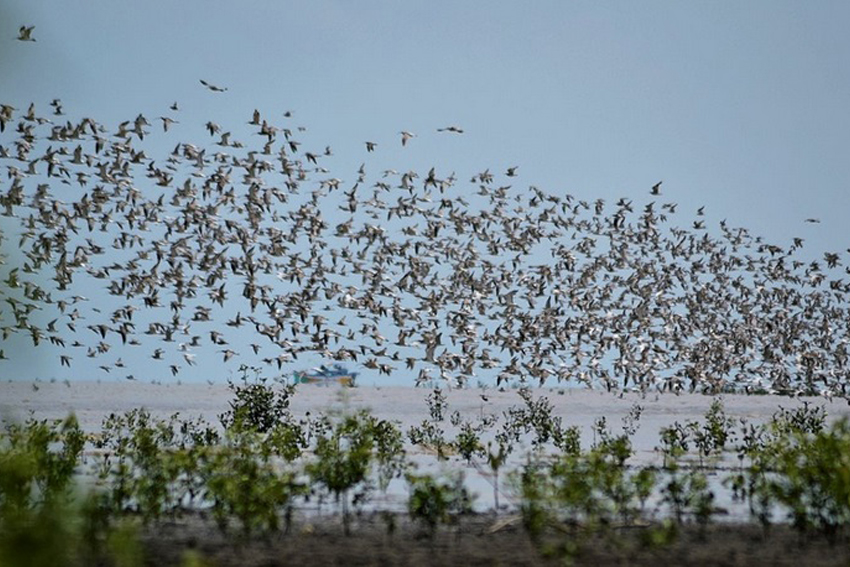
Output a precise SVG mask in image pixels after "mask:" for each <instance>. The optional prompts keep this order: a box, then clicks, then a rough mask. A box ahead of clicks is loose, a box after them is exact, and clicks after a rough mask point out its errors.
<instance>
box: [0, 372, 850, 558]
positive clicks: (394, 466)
mask: <svg viewBox="0 0 850 567" xmlns="http://www.w3.org/2000/svg"><path fill="white" fill-rule="evenodd" d="M230 388H231V391H232V395H233V396H232V399H231V401H230V403H229V409H228V410H227V411H225V412H224V413H223V414H222V415H220V416H219V423H218V424H211V423H208V422H205V421H203V420H199V419H183V418H181V417H180V416H179V415H178V414H175V415H173V416H171V417H170V418H169V419H158V418H155V417H153V416H152V415H151V414H150V413H149V412H148V411H146V410H144V409H135V410H132V411H130V412H127V413H124V414H113V415H110V416H109V417H108V418H107V419H105V420H104V422H103V424H102V427H101V430H100V432H98V433H97V434H88V433H85V432H84V431H82V429H81V428H80V426H79V424H78V422H77V420H76V418H75V417H74V416H73V415H70V416H68V417H67V418H66V419H64V420H58V421H47V420H41V421H39V420H36V419H34V418H30V419H29V420H27V421H26V422H23V423H6V424H5V426H4V428H3V430H2V433H0V566H5V565H65V564H67V565H85V564H91V563H92V562H93V561H95V560H97V561H103V560H104V558H107V559H106V561H107V563H109V562H110V561H111V562H113V563H115V564H119V563H122V560H121V559H120V558H121V557H123V556H133V554H134V553H137V547H138V545H137V540H136V535H135V534H136V533H137V530H138V529H139V528H140V527H144V526H148V527H150V526H159V525H164V524H165V523H167V522H173V521H176V520H181V519H183V518H187V517H189V516H190V515H192V517H201V518H203V519H204V520H205V521H210V522H214V524H215V525H216V526H217V527H218V529H219V530H220V531H221V532H222V533H223V534H224V535H225V536H226V537H230V538H233V539H234V540H236V541H245V540H247V539H251V538H256V537H269V536H270V535H272V534H275V533H282V534H287V533H288V532H289V530H290V527H291V525H292V521H293V513H294V511H295V510H296V509H298V508H304V507H306V506H308V505H309V506H311V507H312V506H315V507H316V509H317V510H318V511H319V513H321V511H322V509H323V507H324V506H325V505H326V504H330V505H331V506H333V507H334V508H335V509H336V510H337V511H338V512H339V513H340V515H341V517H342V527H341V530H342V531H343V532H344V533H345V534H346V535H348V534H351V533H353V532H356V525H352V519H353V518H354V517H356V514H358V513H360V512H362V511H363V510H364V506H366V505H367V503H369V502H370V499H372V498H373V496H374V493H375V491H387V489H388V486H389V484H390V483H391V482H393V481H394V480H403V481H404V482H406V484H407V486H408V495H409V496H408V503H407V511H408V515H409V517H410V519H411V520H412V521H413V522H416V523H418V524H420V525H421V526H422V529H423V531H424V532H425V533H427V534H429V535H430V536H431V537H433V536H434V535H435V534H436V533H437V532H438V531H439V530H440V527H441V526H445V525H451V524H456V523H457V522H458V520H459V519H460V518H461V516H463V515H464V514H470V513H472V510H473V507H472V504H473V499H474V495H473V494H471V493H470V491H469V490H468V489H467V487H466V485H465V483H464V477H463V474H462V471H461V470H458V469H457V468H455V469H454V470H452V469H450V468H443V469H441V470H442V472H440V473H438V474H433V473H421V472H419V471H417V470H416V467H415V466H414V465H413V463H412V460H411V458H410V456H409V455H408V454H407V452H406V451H405V445H406V441H407V442H409V443H410V444H412V445H414V446H417V447H419V448H420V449H427V450H428V451H430V452H433V453H434V454H435V455H436V457H437V459H438V460H439V461H449V460H452V459H460V460H463V461H466V462H467V463H468V464H470V465H473V466H475V467H476V468H478V469H480V470H482V472H484V473H486V476H487V477H488V478H489V479H491V482H492V485H493V497H494V501H495V507H496V509H497V510H501V509H504V508H505V506H503V504H501V503H500V495H501V496H502V497H505V495H507V497H508V498H509V499H510V500H511V501H512V502H513V511H515V512H517V513H518V514H517V518H518V521H519V522H521V524H522V526H523V527H524V529H525V530H526V531H527V533H528V534H529V536H530V537H531V539H532V540H533V541H534V542H536V543H537V545H538V546H539V549H540V550H541V551H544V552H555V553H568V552H570V550H572V549H574V546H575V545H576V542H577V541H580V540H581V538H580V537H578V536H579V535H582V534H584V535H586V534H588V533H591V534H594V535H599V534H603V535H605V536H606V537H607V536H608V535H611V536H615V535H616V534H617V533H618V531H619V530H621V529H623V528H626V527H628V528H639V529H640V530H642V531H641V533H642V538H643V539H644V540H645V542H646V543H647V544H648V545H664V544H665V543H668V542H671V541H673V540H675V538H676V535H677V533H678V530H679V528H680V527H681V526H683V525H684V524H693V525H696V526H698V528H700V529H702V528H704V527H705V526H708V525H709V524H710V523H711V522H713V521H714V520H716V518H717V517H718V515H719V514H720V513H722V510H720V509H719V507H718V506H717V504H716V498H715V496H716V495H715V490H716V485H717V483H716V482H714V483H712V482H709V478H710V477H712V476H713V477H719V478H720V479H721V481H722V484H723V486H725V487H726V489H727V490H729V491H730V492H731V494H732V496H733V498H734V499H736V500H737V501H739V502H743V503H746V505H747V508H748V510H749V513H750V515H751V518H752V519H753V520H755V521H757V522H759V523H760V524H761V525H762V526H763V528H764V530H765V533H767V532H768V531H769V530H770V527H771V526H772V525H773V524H774V523H775V522H777V521H787V522H790V523H791V524H792V525H793V526H794V527H795V528H796V529H798V530H799V532H800V534H801V535H802V536H805V537H810V536H825V537H826V538H828V540H829V541H830V542H831V543H835V542H838V541H843V540H845V539H846V537H847V525H848V522H850V423H848V421H847V420H846V419H842V420H839V421H836V422H834V423H832V424H831V425H828V424H827V420H826V413H825V411H824V409H823V408H822V407H815V406H810V405H807V404H805V405H803V406H801V407H798V408H796V409H791V410H788V409H780V410H779V411H778V412H776V413H775V414H774V415H773V417H772V418H771V419H770V420H769V422H767V423H764V424H755V423H750V422H748V421H747V420H744V419H741V420H735V419H733V418H731V417H729V416H728V415H727V414H726V412H725V409H724V406H723V402H722V400H721V399H716V400H715V401H714V402H713V403H712V405H711V408H710V409H709V410H708V412H707V413H706V414H705V416H704V417H703V419H701V420H698V421H687V422H685V423H679V422H674V423H673V424H672V425H669V426H667V427H664V428H662V430H661V431H660V434H659V445H658V447H657V451H658V452H659V454H660V456H661V459H660V464H659V465H657V466H650V465H646V466H637V465H634V464H632V463H631V462H630V461H631V459H632V457H633V454H634V450H633V446H632V437H633V436H634V434H635V432H636V430H637V428H638V427H639V425H640V423H639V422H640V417H641V412H642V408H641V407H640V406H639V405H637V404H636V405H634V406H633V407H632V409H631V411H630V412H629V414H628V415H627V416H626V418H625V419H623V423H622V427H621V429H619V430H615V429H614V428H612V427H611V426H610V425H609V424H608V423H607V422H606V420H605V418H600V419H598V420H597V421H596V423H595V424H594V427H593V440H592V443H590V445H589V446H588V447H583V446H582V443H581V439H580V432H579V430H578V428H577V427H576V426H564V425H563V423H562V420H561V418H559V417H556V416H554V415H553V411H552V410H553V407H552V404H551V403H550V402H549V400H548V399H547V398H546V397H545V396H539V397H535V396H534V395H533V394H532V392H531V391H530V390H520V395H521V397H522V403H521V404H518V405H517V406H515V407H513V408H511V409H510V410H508V411H506V412H504V413H503V414H502V415H501V416H496V415H487V414H484V412H481V414H480V415H478V416H473V417H472V418H470V417H468V416H464V415H462V414H460V413H459V412H451V413H450V412H449V408H448V403H447V400H446V396H445V395H444V393H443V392H442V391H441V390H439V389H437V390H434V391H433V392H432V393H431V394H430V395H429V396H428V399H427V403H428V408H429V414H430V415H429V418H428V419H426V420H424V421H423V422H422V423H421V424H420V425H416V426H413V427H410V428H409V429H408V430H407V431H403V430H402V428H401V426H400V424H398V423H396V422H391V421H387V420H383V419H378V418H377V417H375V416H374V415H372V414H371V413H370V412H369V411H368V410H359V411H347V410H345V409H343V410H328V411H326V412H323V413H321V414H320V415H318V416H310V415H309V414H308V415H307V416H305V417H303V418H299V419H297V418H295V417H294V416H293V414H292V412H291V411H290V408H289V403H290V398H291V397H292V395H293V393H294V387H293V386H286V385H282V384H277V383H274V382H270V381H268V380H263V379H255V380H248V379H247V378H244V379H243V381H242V382H237V383H231V384H230ZM446 422H448V423H450V424H451V425H452V427H451V428H450V427H447V423H446ZM449 431H451V432H453V433H452V434H449V433H448V432H449ZM526 440H530V446H528V447H527V450H525V453H524V454H523V455H515V457H517V456H518V457H520V459H519V460H517V459H514V462H519V463H520V464H519V466H516V467H513V468H511V469H510V470H503V469H505V468H508V462H509V457H510V456H511V455H512V454H513V453H514V452H515V451H517V450H518V449H517V448H518V447H520V446H521V445H522V442H524V441H526ZM730 460H731V461H732V462H733V463H734V464H733V466H728V463H729V462H730ZM91 478H95V479H96V482H94V483H93V484H92V482H90V480H91ZM87 481H88V482H87ZM372 507H373V508H374V507H375V506H372ZM382 514H383V517H384V519H385V520H386V526H387V531H388V532H389V533H392V531H393V530H394V529H395V524H396V521H397V518H398V516H399V515H398V514H393V513H389V512H388V511H386V510H384V511H383V512H382Z"/></svg>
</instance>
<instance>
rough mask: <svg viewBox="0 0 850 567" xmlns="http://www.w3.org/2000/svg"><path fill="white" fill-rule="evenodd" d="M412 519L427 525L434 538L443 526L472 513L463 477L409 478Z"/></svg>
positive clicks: (470, 500) (409, 508)
mask: <svg viewBox="0 0 850 567" xmlns="http://www.w3.org/2000/svg"><path fill="white" fill-rule="evenodd" d="M407 482H408V485H409V487H410V498H409V499H408V501H407V510H408V513H409V514H410V517H411V518H413V519H414V520H417V521H420V522H422V523H424V524H425V525H426V526H427V527H428V531H429V533H430V535H431V537H432V538H433V537H434V535H436V533H437V528H438V527H439V526H440V524H453V523H456V522H457V520H458V518H459V517H460V516H461V515H463V514H468V513H469V512H471V511H472V500H473V498H472V496H471V495H470V494H469V492H468V491H467V490H466V487H464V485H463V475H462V474H456V475H453V476H447V477H442V478H434V477H433V476H432V475H407Z"/></svg>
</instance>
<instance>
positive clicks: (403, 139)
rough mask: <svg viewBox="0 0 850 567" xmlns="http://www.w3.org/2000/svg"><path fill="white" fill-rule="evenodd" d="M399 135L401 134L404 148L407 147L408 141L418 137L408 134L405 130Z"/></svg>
mask: <svg viewBox="0 0 850 567" xmlns="http://www.w3.org/2000/svg"><path fill="white" fill-rule="evenodd" d="M399 134H401V145H402V146H406V145H407V141H408V140H410V139H411V138H415V137H416V134H412V133H410V132H407V131H405V130H402V131H401V132H399Z"/></svg>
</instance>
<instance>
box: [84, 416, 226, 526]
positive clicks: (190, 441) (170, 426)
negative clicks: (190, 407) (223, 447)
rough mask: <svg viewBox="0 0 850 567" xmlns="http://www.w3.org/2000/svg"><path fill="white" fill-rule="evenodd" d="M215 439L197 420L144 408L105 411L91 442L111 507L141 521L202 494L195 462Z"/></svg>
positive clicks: (176, 508)
mask: <svg viewBox="0 0 850 567" xmlns="http://www.w3.org/2000/svg"><path fill="white" fill-rule="evenodd" d="M219 440H220V437H219V435H218V433H217V432H216V431H215V430H213V429H212V428H211V427H210V426H209V425H207V424H205V423H204V422H202V421H200V420H199V421H181V420H179V416H178V414H174V415H173V416H171V418H170V419H168V420H160V419H156V418H153V417H152V416H151V415H150V412H148V411H147V410H144V409H135V410H132V411H129V412H127V413H125V414H123V415H117V414H111V415H110V416H109V417H108V418H107V419H106V420H105V421H104V423H103V425H102V433H101V435H100V436H99V437H98V438H97V439H96V441H95V446H96V447H97V448H98V449H101V450H102V451H103V453H102V456H101V461H100V466H99V468H98V475H99V477H100V479H101V480H102V481H104V482H105V483H106V494H107V499H106V501H107V502H108V505H109V506H110V507H111V508H112V510H113V511H114V512H117V513H124V512H128V511H132V512H135V513H137V514H139V515H141V517H142V518H143V520H144V521H145V522H150V521H158V520H159V519H161V518H162V517H163V516H164V515H169V516H174V515H177V514H179V513H180V512H181V511H182V510H183V509H185V508H188V507H191V506H192V505H193V504H195V503H196V502H197V501H198V499H200V498H202V497H203V493H204V490H205V487H204V486H203V485H202V478H201V476H200V470H199V468H198V467H199V464H200V463H201V461H202V456H203V454H204V452H205V451H206V450H207V449H208V448H209V447H212V446H215V445H216V444H217V443H218V442H219Z"/></svg>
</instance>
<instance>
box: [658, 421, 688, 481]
mask: <svg viewBox="0 0 850 567" xmlns="http://www.w3.org/2000/svg"><path fill="white" fill-rule="evenodd" d="M659 436H660V438H661V447H656V450H657V451H661V454H662V456H663V463H662V466H663V467H664V468H665V469H673V468H675V467H676V466H677V461H678V459H679V458H680V457H682V456H683V455H685V454H687V452H688V442H689V438H690V429H689V428H688V427H686V426H683V425H682V424H680V423H679V422H678V421H676V422H673V425H670V426H668V427H662V428H661V431H660V434H659Z"/></svg>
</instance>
